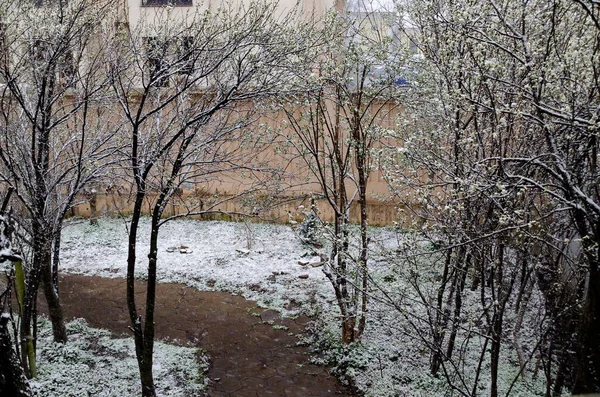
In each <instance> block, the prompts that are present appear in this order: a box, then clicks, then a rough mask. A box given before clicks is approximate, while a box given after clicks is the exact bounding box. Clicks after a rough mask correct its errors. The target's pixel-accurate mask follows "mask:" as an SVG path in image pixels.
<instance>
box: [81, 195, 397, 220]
mask: <svg viewBox="0 0 600 397" xmlns="http://www.w3.org/2000/svg"><path fill="white" fill-rule="evenodd" d="M222 198H223V197H221V199H222ZM86 199H87V200H82V203H81V204H79V205H77V206H75V207H74V208H73V209H72V211H71V215H72V216H81V217H85V218H88V217H92V216H102V215H108V216H116V215H128V214H131V212H132V210H133V200H131V199H130V198H129V197H128V196H123V195H118V194H96V195H94V196H87V197H86ZM179 200H182V199H181V198H179ZM183 201H185V200H183ZM275 201H277V202H278V203H277V204H276V205H273V206H272V207H269V208H268V209H267V210H260V211H258V212H256V211H254V213H253V210H252V209H250V208H249V207H248V206H247V205H245V204H244V203H243V202H242V201H241V200H240V199H233V200H230V201H226V202H224V203H222V204H219V205H218V206H217V207H216V208H215V209H214V210H213V211H211V213H207V214H202V215H192V216H190V217H191V218H197V219H207V220H208V219H217V220H241V219H243V218H245V216H244V215H243V214H248V215H249V216H250V217H251V218H257V219H260V220H265V221H275V222H278V223H287V222H289V221H290V220H293V221H296V222H301V221H302V220H303V219H304V216H305V212H308V211H309V210H310V208H311V199H310V198H308V197H306V196H291V197H282V198H281V199H277V200H275ZM151 205H152V204H151V200H148V201H146V202H145V203H144V208H143V212H144V214H149V213H150V211H151V208H152V207H151ZM315 206H316V207H317V210H318V212H319V216H320V217H321V219H323V220H325V221H327V222H330V221H332V220H333V211H332V209H331V208H330V206H329V205H328V203H327V202H326V201H325V200H316V201H315ZM94 207H95V209H94ZM186 211H187V210H186V209H185V207H184V206H180V205H177V204H169V205H168V206H167V208H166V209H165V214H164V216H171V215H177V214H184V213H187V212H186ZM397 214H398V211H397V208H396V205H395V204H394V203H390V202H384V201H377V200H370V201H369V202H368V207H367V216H368V219H369V225H372V226H388V225H393V224H394V222H397ZM359 215H360V212H359V207H358V204H355V205H353V206H352V208H351V210H350V219H351V221H352V222H354V223H357V222H358V221H359ZM401 223H405V222H401Z"/></svg>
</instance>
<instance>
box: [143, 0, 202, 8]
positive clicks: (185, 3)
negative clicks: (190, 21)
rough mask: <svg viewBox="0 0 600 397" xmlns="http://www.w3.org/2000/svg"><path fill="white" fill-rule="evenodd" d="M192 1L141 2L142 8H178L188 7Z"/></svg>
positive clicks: (150, 0)
mask: <svg viewBox="0 0 600 397" xmlns="http://www.w3.org/2000/svg"><path fill="white" fill-rule="evenodd" d="M191 5H192V0H142V6H144V7H160V6H178V7H190V6H191Z"/></svg>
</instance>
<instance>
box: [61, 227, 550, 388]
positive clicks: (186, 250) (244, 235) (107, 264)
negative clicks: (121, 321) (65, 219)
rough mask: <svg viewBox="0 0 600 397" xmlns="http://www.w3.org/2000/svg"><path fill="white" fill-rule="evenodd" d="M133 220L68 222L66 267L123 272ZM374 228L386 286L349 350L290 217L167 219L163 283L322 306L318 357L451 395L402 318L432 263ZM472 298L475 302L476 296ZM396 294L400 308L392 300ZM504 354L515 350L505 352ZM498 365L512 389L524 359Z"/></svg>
mask: <svg viewBox="0 0 600 397" xmlns="http://www.w3.org/2000/svg"><path fill="white" fill-rule="evenodd" d="M127 225H128V222H127V220H126V219H125V220H124V219H109V218H102V219H100V220H99V224H98V225H90V224H89V222H87V221H81V220H80V221H76V220H75V221H71V225H69V227H67V228H65V230H64V232H63V240H62V251H61V266H62V269H61V271H63V272H68V273H74V274H86V275H96V276H102V277H125V273H126V256H127ZM149 232H150V224H149V220H148V219H143V220H142V222H141V233H140V234H139V239H138V260H137V270H136V271H137V274H138V276H139V277H140V278H143V277H145V268H146V265H147V263H146V260H147V254H148V248H147V247H148V243H147V242H148V236H149ZM370 236H371V246H370V248H371V253H370V261H369V268H370V271H371V274H372V275H373V278H374V281H375V282H377V283H378V284H379V285H380V286H381V287H382V288H381V289H373V290H372V291H371V292H372V297H371V300H370V302H371V303H370V307H369V313H368V319H367V328H366V330H365V333H364V335H363V338H362V341H361V343H360V344H357V345H354V346H351V347H350V348H346V349H342V348H340V344H339V337H340V331H339V319H338V317H337V315H338V310H337V305H336V303H335V297H334V294H333V289H332V287H331V285H330V284H329V281H328V280H327V278H326V277H325V275H324V274H323V272H322V269H321V267H320V266H318V263H319V262H320V261H321V258H320V257H319V255H326V254H327V247H325V248H321V249H315V248H313V247H311V246H307V245H303V244H302V242H301V239H300V238H299V237H298V236H297V235H296V232H295V231H294V229H293V228H292V227H290V226H289V225H270V224H256V223H234V222H217V221H196V220H177V221H171V222H169V223H167V224H165V225H164V226H163V227H162V228H161V230H160V236H159V252H158V278H159V281H161V282H177V283H184V284H188V285H190V286H193V287H196V288H198V289H201V290H223V291H230V292H232V293H236V294H242V295H243V296H245V297H246V298H248V299H252V300H255V301H257V302H258V303H259V304H260V305H263V306H265V307H269V308H272V309H276V310H279V311H281V312H282V313H284V314H287V315H295V314H298V313H301V312H304V313H311V314H316V317H315V318H316V321H315V322H314V324H313V326H312V328H313V331H314V332H313V334H312V337H311V340H310V341H311V343H313V345H315V346H317V347H318V348H320V350H321V352H322V353H324V354H323V355H322V357H323V358H322V359H321V360H322V361H323V362H324V363H326V364H329V365H332V366H334V367H335V371H336V373H337V374H338V375H340V376H342V377H345V378H351V379H352V380H353V382H354V383H355V385H357V386H358V387H359V389H360V390H362V391H363V392H364V393H365V395H366V396H372V397H387V396H390V397H392V396H445V395H451V394H450V389H449V388H448V386H447V385H446V383H445V382H444V380H443V379H442V378H434V377H432V376H431V375H429V372H428V366H429V351H428V350H427V349H426V346H425V345H424V343H423V341H421V340H420V339H419V335H418V334H419V332H415V330H414V329H412V328H411V327H412V326H413V325H414V324H418V323H419V320H418V319H417V320H415V321H414V322H413V323H412V324H411V323H410V322H407V321H406V319H407V314H408V315H412V314H415V313H417V314H418V312H419V310H421V308H420V307H419V303H418V297H417V296H416V294H415V290H414V288H412V287H411V284H410V282H409V279H414V277H415V275H417V276H418V277H420V280H421V281H419V282H422V288H423V289H424V290H425V289H426V288H428V283H430V284H431V285H433V283H431V280H432V279H433V278H434V277H435V267H434V265H432V264H431V263H421V264H420V263H412V264H409V263H406V262H402V261H396V260H395V259H394V258H395V257H397V255H395V254H394V252H396V249H397V248H398V247H399V245H402V244H405V245H406V244H418V242H415V241H413V240H411V239H406V240H403V239H404V237H402V236H400V237H399V236H398V234H397V233H396V232H395V231H393V230H391V229H386V228H376V229H371V230H370ZM324 243H325V245H327V244H326V241H324ZM313 265H314V266H313ZM428 280H429V281H428ZM413 281H414V280H413ZM382 291H385V292H386V293H387V294H388V295H387V296H385V295H384V294H382ZM473 299H474V301H476V300H477V297H474V298H473ZM386 301H387V303H386ZM390 302H395V303H396V304H398V307H396V308H394V307H391V306H390V305H389V303H390ZM411 313H412V314H411ZM425 333H426V327H425ZM470 338H471V339H470V342H469V343H471V345H470V346H474V349H475V350H474V351H473V352H472V353H470V352H469V351H466V355H467V356H473V362H466V363H465V367H464V368H463V369H462V370H461V371H462V372H463V373H464V374H466V376H465V378H466V379H467V381H468V380H469V377H470V376H471V372H473V367H472V366H474V365H475V362H476V361H477V353H478V351H477V343H478V342H477V338H473V337H470ZM465 349H466V347H465ZM505 356H506V357H510V356H511V353H510V352H508V351H507V353H506V354H505ZM471 365H472V366H471ZM500 371H501V384H500V388H501V391H506V390H508V388H509V387H511V386H510V384H511V382H512V380H513V379H514V378H515V377H516V374H517V373H518V366H517V365H516V364H515V362H514V360H511V361H510V362H507V363H503V364H502V366H501V368H500ZM485 373H486V371H485V369H484V370H483V371H482V377H481V382H480V384H481V387H480V388H479V389H480V390H479V391H480V394H481V395H485V394H489V392H488V390H487V388H489V382H487V381H486V379H487V378H486V375H485ZM541 378H542V377H541V376H540V377H539V378H538V379H537V380H532V379H531V377H527V376H525V377H523V381H521V380H519V381H517V382H516V383H515V385H514V386H513V388H512V389H511V392H510V396H523V397H525V396H535V395H544V394H543V391H544V387H543V382H541V380H540V379H541Z"/></svg>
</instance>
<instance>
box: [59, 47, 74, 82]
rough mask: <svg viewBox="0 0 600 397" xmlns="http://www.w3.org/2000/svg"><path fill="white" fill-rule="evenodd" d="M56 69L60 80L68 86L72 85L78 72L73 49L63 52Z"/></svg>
mask: <svg viewBox="0 0 600 397" xmlns="http://www.w3.org/2000/svg"><path fill="white" fill-rule="evenodd" d="M56 70H57V74H58V79H59V81H61V82H62V83H63V84H65V85H67V86H71V85H72V83H73V80H74V79H75V74H76V72H77V69H76V66H75V59H74V58H73V53H72V52H71V51H67V52H65V53H64V54H62V56H61V57H60V59H59V63H58V65H57V67H56Z"/></svg>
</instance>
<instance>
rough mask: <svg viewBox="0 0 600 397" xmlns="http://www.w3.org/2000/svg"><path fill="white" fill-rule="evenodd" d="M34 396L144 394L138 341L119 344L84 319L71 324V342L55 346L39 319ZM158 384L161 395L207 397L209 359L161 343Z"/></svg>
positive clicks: (47, 326)
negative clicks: (140, 377)
mask: <svg viewBox="0 0 600 397" xmlns="http://www.w3.org/2000/svg"><path fill="white" fill-rule="evenodd" d="M38 326H39V329H38V330H39V337H38V363H37V364H38V369H39V373H38V377H37V378H36V379H35V381H33V382H31V386H32V389H33V392H34V395H35V396H47V397H53V396H61V397H80V396H98V397H121V396H136V395H138V396H139V395H140V394H141V386H140V381H139V372H138V369H137V361H136V359H135V349H134V346H133V338H125V339H121V338H120V339H115V338H113V337H112V336H111V333H110V332H109V331H105V330H100V329H95V328H90V327H88V326H87V324H86V322H85V320H82V319H78V320H73V321H71V322H70V323H68V324H67V330H68V333H69V343H66V344H61V343H54V342H53V341H52V327H51V325H50V322H49V321H48V320H45V319H43V318H41V319H40V321H39V323H38ZM153 370H154V379H155V382H156V388H157V395H159V396H165V397H166V396H190V397H192V396H202V395H203V390H204V389H205V387H206V381H207V378H206V377H205V376H204V374H205V372H206V371H207V370H208V359H207V358H206V357H205V356H204V355H203V354H202V352H201V351H200V350H199V349H195V348H189V347H179V346H172V345H168V344H165V343H161V342H157V343H156V345H155V347H154V366H153Z"/></svg>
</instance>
